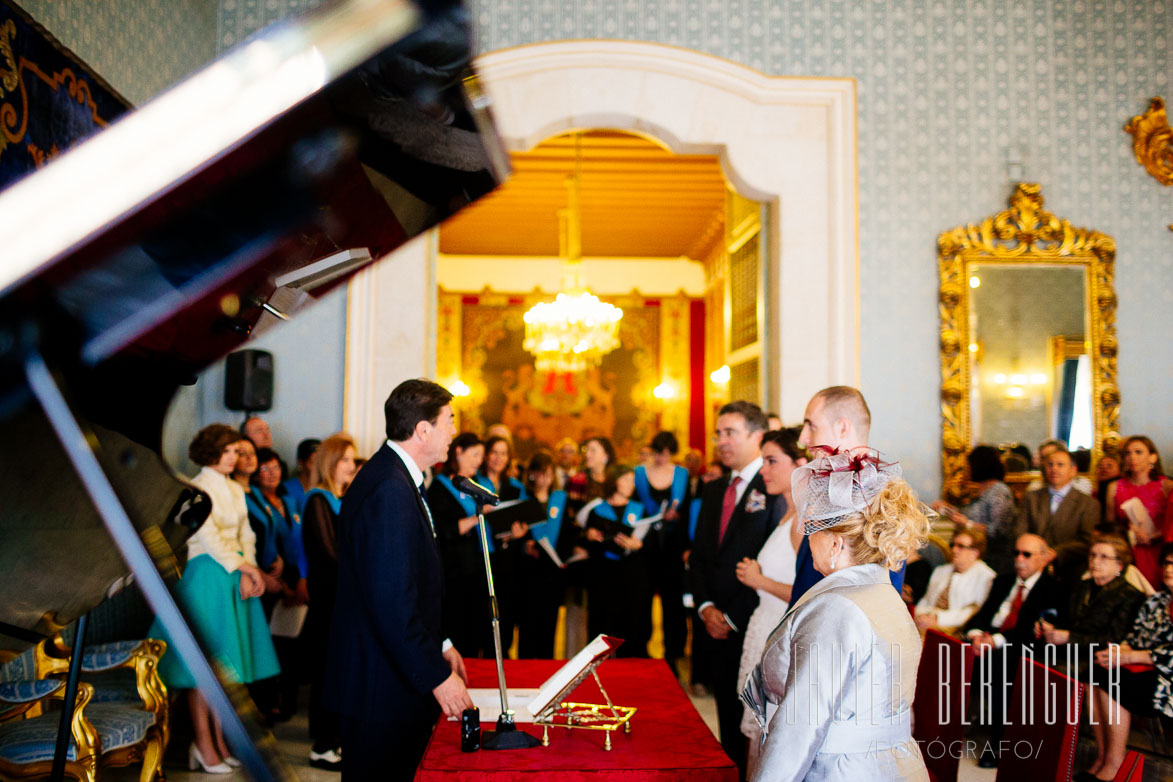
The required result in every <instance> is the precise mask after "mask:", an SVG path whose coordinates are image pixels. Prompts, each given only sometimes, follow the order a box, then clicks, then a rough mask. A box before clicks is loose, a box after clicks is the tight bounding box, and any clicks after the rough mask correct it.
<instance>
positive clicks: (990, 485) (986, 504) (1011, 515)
mask: <svg viewBox="0 0 1173 782" xmlns="http://www.w3.org/2000/svg"><path fill="white" fill-rule="evenodd" d="M965 463H966V466H967V467H968V470H969V480H971V481H973V482H974V483H976V484H977V485H978V489H979V494H978V497H977V499H975V500H974V501H973V502H971V503H969V504H968V505H966V506H965V507H963V508H961V509H960V510H958V509H957V508H954V507H953V506H951V505H949V504H948V503H945V502H942V501H940V500H938V501H937V502H934V503H933V509H934V510H936V511H937V512H939V513H941V514H942V515H944V516H947V517H948V518H949V519H950V520H951V521H953V523H954V524H956V525H957V528H958V529H961V528H962V527H965V526H968V525H971V524H980V525H981V526H983V527H985V530H986V558H985V559H986V563H987V564H989V566H990V567H991V568H993V569H994V572H995V573H1009V572H1010V571H1011V570H1013V569H1014V537H1015V523H1016V521H1015V520H1016V518H1017V512H1016V511H1015V509H1014V493H1013V492H1011V491H1010V487H1009V486H1007V485H1006V484H1005V482H1003V480H1002V479H1003V478H1005V477H1006V468H1005V466H1003V464H1002V459H1001V457H1000V456H999V454H998V449H997V448H995V447H993V446H992V445H979V446H977V447H975V448H974V449H973V450H972V451H970V452H969V453H968V454H967V455H966V457H965Z"/></svg>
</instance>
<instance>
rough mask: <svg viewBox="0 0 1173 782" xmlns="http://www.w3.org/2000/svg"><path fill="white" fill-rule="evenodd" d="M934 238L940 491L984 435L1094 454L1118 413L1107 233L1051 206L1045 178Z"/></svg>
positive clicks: (951, 490) (1112, 434)
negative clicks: (994, 210) (1043, 188)
mask: <svg viewBox="0 0 1173 782" xmlns="http://www.w3.org/2000/svg"><path fill="white" fill-rule="evenodd" d="M937 248H938V255H937V260H938V263H939V266H940V275H941V289H940V298H939V304H940V313H941V416H942V426H941V440H942V443H941V444H942V449H941V462H942V470H943V479H944V494H945V496H946V497H948V498H950V499H956V498H957V497H958V496H959V495H960V494H961V492H962V489H963V486H964V481H965V455H966V454H967V453H968V452H969V450H970V449H971V448H972V447H973V446H974V445H977V444H979V443H985V444H990V445H995V446H1003V447H1006V448H1009V447H1010V446H1013V445H1016V444H1022V445H1026V446H1027V447H1028V448H1030V449H1031V451H1032V452H1033V451H1035V450H1036V449H1037V448H1038V445H1039V443H1041V442H1042V441H1043V440H1047V439H1052V438H1054V439H1059V440H1062V441H1064V442H1066V443H1067V444H1068V448H1070V449H1071V450H1073V451H1075V450H1078V449H1080V448H1086V449H1088V450H1089V451H1090V452H1091V457H1092V461H1093V463H1094V461H1095V460H1098V458H1099V456H1100V454H1101V453H1102V452H1103V449H1104V447H1105V445H1108V446H1111V445H1113V444H1114V443H1115V441H1116V440H1117V439H1118V433H1117V429H1118V427H1119V420H1120V393H1119V390H1118V389H1117V387H1116V293H1115V290H1114V289H1113V285H1112V275H1113V261H1114V260H1115V256H1116V245H1115V242H1113V240H1112V237H1110V236H1107V235H1105V234H1102V233H1099V232H1098V231H1091V230H1087V229H1084V228H1076V227H1074V226H1072V225H1071V223H1069V222H1068V221H1067V220H1064V219H1061V218H1059V217H1056V216H1055V215H1053V214H1051V213H1049V212H1047V211H1045V210H1044V209H1043V196H1042V193H1041V192H1040V188H1039V186H1038V185H1037V184H1027V183H1020V184H1019V185H1018V186H1017V187H1016V188H1015V190H1014V194H1013V195H1012V196H1011V197H1010V208H1009V209H1007V210H1006V211H1004V212H999V213H998V214H996V215H993V216H992V217H987V218H986V219H984V220H982V221H981V222H980V223H978V224H977V225H973V224H970V225H966V226H958V227H957V228H954V229H952V230H950V231H945V232H944V233H942V234H941V235H940V236H939V237H938V239H937ZM1027 466H1028V468H1029V465H1027ZM1008 480H1011V479H1010V478H1008Z"/></svg>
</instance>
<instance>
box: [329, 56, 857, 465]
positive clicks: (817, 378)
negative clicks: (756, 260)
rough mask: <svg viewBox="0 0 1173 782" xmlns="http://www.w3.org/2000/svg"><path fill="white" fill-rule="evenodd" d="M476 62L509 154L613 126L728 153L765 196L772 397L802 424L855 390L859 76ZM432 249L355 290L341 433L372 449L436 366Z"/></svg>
mask: <svg viewBox="0 0 1173 782" xmlns="http://www.w3.org/2000/svg"><path fill="white" fill-rule="evenodd" d="M477 67H478V69H479V72H480V74H481V77H482V79H483V81H484V83H485V85H486V88H487V91H488V93H489V94H490V95H491V96H492V98H493V100H494V114H495V116H496V120H497V123H498V126H499V129H500V132H501V135H502V137H503V139H504V141H505V143H506V146H507V147H508V148H509V149H511V150H525V149H529V148H531V147H533V146H534V145H535V144H537V143H538V142H540V141H542V140H543V139H545V138H548V137H550V136H552V135H555V134H557V133H559V132H560V131H565V130H569V129H572V128H584V127H586V128H589V127H606V128H613V129H617V130H629V131H632V132H636V133H644V134H648V135H651V136H654V137H656V138H658V139H661V140H662V141H664V142H665V143H666V144H667V145H668V146H669V147H670V148H671V149H672V150H673V151H675V152H680V153H695V154H713V155H717V156H718V157H719V158H720V160H721V163H722V168H723V170H724V172H725V176H726V177H727V178H728V179H729V180H730V181H731V182H732V183H733V184H734V186H735V188H736V189H737V190H738V191H739V192H741V193H742V194H744V195H745V196H747V197H749V198H753V199H755V200H758V201H761V202H763V203H765V204H766V205H767V220H766V224H765V226H764V234H765V237H764V239H765V241H764V246H765V253H764V255H765V258H766V263H767V264H768V265H769V269H768V274H767V278H768V279H770V280H771V285H770V288H769V290H768V291H766V296H765V319H764V320H765V325H766V341H767V350H768V358H767V362H766V363H767V366H768V367H769V368H770V369H769V372H770V375H771V377H770V378H769V379H768V381H767V382H766V385H767V387H768V388H769V389H770V391H769V398H767V399H766V400H765V401H766V403H767V405H768V406H769V407H771V408H774V409H776V410H777V411H778V412H780V413H781V414H782V415H783V417H784V419H786V420H796V419H797V418H800V417H801V414H802V410H803V407H804V406H805V403H806V401H807V399H808V398H809V396H810V394H811V392H812V391H814V390H817V389H818V388H821V387H823V386H826V385H831V384H835V383H851V384H857V383H858V375H859V326H858V324H859V305H858V218H857V214H858V208H857V186H856V167H857V160H856V131H855V82H854V80H852V79H822V78H820V79H802V78H786V77H770V76H765V75H763V74H761V73H758V72H757V71H754V70H752V69H750V68H746V67H744V66H741V65H737V64H736V63H732V62H729V61H727V60H722V59H720V58H717V57H713V56H711V55H706V54H702V53H699V52H693V51H689V50H685V49H679V48H675V47H670V46H664V45H660V44H650V43H638V42H626V41H600V40H595V41H560V42H551V43H542V44H534V45H531V46H523V47H518V48H515V49H508V50H503V51H499V52H493V53H490V54H487V55H484V56H482V57H481V58H479V59H478V61H477ZM435 254H436V243H435V239H434V237H433V238H431V239H424V240H421V241H419V242H417V243H416V244H415V245H413V246H412V247H410V248H408V249H407V250H406V251H401V252H400V254H399V255H398V256H396V258H394V259H392V260H389V261H387V262H385V263H382V264H379V265H377V266H375V267H374V268H372V269H370V270H369V271H367V272H365V273H363V274H362V275H360V276H359V277H356V278H355V280H354V281H353V282H352V283H351V288H350V294H349V299H348V307H347V321H348V322H347V362H346V408H345V426H346V429H347V430H348V431H351V432H354V433H355V434H356V435H357V436H358V437H359V438H360V439H361V440H363V441H364V443H363V444H364V445H368V444H369V445H374V444H375V443H377V442H378V440H379V439H380V435H379V433H380V432H381V431H382V403H383V399H384V398H385V395H386V393H387V390H388V389H390V388H392V387H393V386H394V385H395V384H396V383H397V382H399V381H400V380H402V379H404V378H407V377H413V376H419V375H428V374H433V373H434V369H435V363H434V362H435V359H434V357H435V354H436V350H435V332H436V323H437V317H436V284H435V272H434V264H435ZM368 440H369V443H368V442H366V441H368Z"/></svg>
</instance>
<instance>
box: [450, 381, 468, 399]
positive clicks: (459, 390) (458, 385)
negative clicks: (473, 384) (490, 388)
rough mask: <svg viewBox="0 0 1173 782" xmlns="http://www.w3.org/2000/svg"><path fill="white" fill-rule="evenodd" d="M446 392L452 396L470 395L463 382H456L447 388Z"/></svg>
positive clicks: (466, 385)
mask: <svg viewBox="0 0 1173 782" xmlns="http://www.w3.org/2000/svg"><path fill="white" fill-rule="evenodd" d="M448 390H449V391H451V392H452V396H458V397H459V396H468V395H469V394H471V393H472V389H471V388H469V387H468V384H467V383H465V382H464V381H463V380H456V381H454V382H453V383H452V385H450V386H448Z"/></svg>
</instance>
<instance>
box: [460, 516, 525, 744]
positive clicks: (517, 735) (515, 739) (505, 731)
mask: <svg viewBox="0 0 1173 782" xmlns="http://www.w3.org/2000/svg"><path fill="white" fill-rule="evenodd" d="M473 501H474V502H475V503H476V508H477V524H478V526H479V529H480V532H481V553H482V554H483V555H484V557H485V578H486V579H487V580H488V582H489V611H490V612H491V613H492V616H493V646H494V649H495V651H496V653H497V689H498V690H499V692H500V694H501V716H500V717H498V718H497V730H495V731H492V730H489V731H485V732H484V733H483V734H482V736H481V748H482V749H528V748H529V747H536V746H538V745H539V744H541V743H542V741H541V739H539V738H538V737H537V736H531V735H530V734H528V733H526V732H525V731H522V730H518V729H517V725H516V724H515V723H514V722H513V710H512V709H510V708H509V694H508V693H507V692H506V691H505V662H504V655H503V654H502V650H501V612H500V610H499V609H498V607H497V592H496V590H494V588H493V566H492V565H491V564H490V562H489V527H488V525H487V524H486V523H485V514H484V504H485V503H484V500H483V499H482V498H481V497H478V496H475V495H474V496H473ZM493 504H496V503H493Z"/></svg>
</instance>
